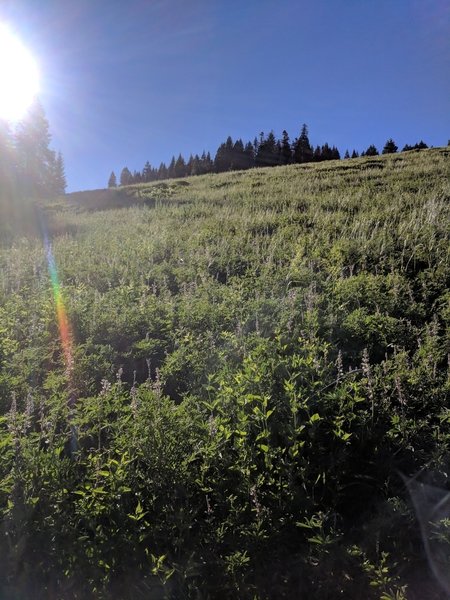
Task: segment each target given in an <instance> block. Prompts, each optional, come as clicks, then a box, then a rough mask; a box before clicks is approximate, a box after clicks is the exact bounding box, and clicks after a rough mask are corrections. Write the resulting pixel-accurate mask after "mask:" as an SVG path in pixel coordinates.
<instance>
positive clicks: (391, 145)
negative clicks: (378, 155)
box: [382, 138, 398, 154]
mask: <svg viewBox="0 0 450 600" xmlns="http://www.w3.org/2000/svg"><path fill="white" fill-rule="evenodd" d="M397 150H398V147H397V145H396V144H395V142H394V140H393V139H392V138H389V139H388V141H387V142H386V143H385V145H384V148H383V150H382V154H395V153H396V152H397Z"/></svg>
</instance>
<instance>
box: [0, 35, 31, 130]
mask: <svg viewBox="0 0 450 600" xmlns="http://www.w3.org/2000/svg"><path fill="white" fill-rule="evenodd" d="M38 89H39V73H38V67H37V64H36V61H35V60H34V58H33V56H32V55H31V53H30V52H29V51H28V50H27V48H26V47H25V46H24V45H23V43H22V42H21V41H20V39H19V38H18V37H17V36H16V35H14V34H13V33H12V32H11V31H10V30H9V29H8V28H7V27H6V26H5V25H2V24H0V118H1V119H5V120H7V121H13V122H15V121H18V120H20V119H21V118H22V117H24V116H25V113H26V111H27V109H28V107H29V106H30V104H31V103H32V101H33V99H34V97H35V96H36V94H37V92H38Z"/></svg>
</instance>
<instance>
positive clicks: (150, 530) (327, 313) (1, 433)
mask: <svg viewBox="0 0 450 600" xmlns="http://www.w3.org/2000/svg"><path fill="white" fill-rule="evenodd" d="M43 129H45V127H44V128H43ZM44 145H45V144H44ZM244 148H245V146H244ZM408 150H409V151H405V152H401V153H397V152H395V151H394V152H388V153H385V154H381V155H380V156H377V155H375V156H373V155H370V153H369V155H367V154H366V155H364V156H361V157H355V158H348V159H347V160H329V161H325V162H324V161H319V162H304V163H301V164H284V165H278V166H277V168H268V167H266V168H252V169H248V170H238V169H235V170H231V171H229V170H228V169H226V170H227V172H221V173H213V174H212V173H209V174H198V175H197V176H196V177H179V178H176V179H166V180H164V181H159V180H157V181H151V182H143V183H139V184H135V185H127V186H126V185H123V186H120V187H111V188H110V189H105V190H97V191H93V192H79V193H74V194H66V195H62V196H58V195H57V194H56V193H50V192H49V191H48V190H47V191H46V190H44V189H40V190H39V193H38V192H37V191H36V193H30V189H27V188H21V189H20V190H18V191H16V193H15V195H14V196H11V194H10V195H9V196H8V194H6V193H3V194H2V196H1V198H0V209H1V220H0V449H1V451H0V527H1V535H0V558H1V563H2V569H3V576H2V578H1V579H0V598H8V599H10V600H25V599H28V598H31V597H33V598H35V599H36V600H41V599H42V600H44V599H47V598H58V599H64V600H66V599H67V600H78V599H83V600H85V599H89V598H92V599H105V600H106V599H108V600H110V599H112V600H126V599H131V598H132V599H133V600H138V599H140V598H142V599H153V598H155V599H162V598H170V599H182V598H193V599H194V598H195V599H203V598H204V599H217V598H223V599H228V598H229V599H231V598H240V599H243V600H246V599H248V600H255V599H257V600H268V599H274V598H277V599H278V598H299V599H300V600H301V599H331V598H337V597H343V598H354V599H360V598H365V599H366V598H367V599H369V600H370V599H374V600H375V599H377V600H423V599H424V598H426V599H427V600H443V599H444V598H446V597H448V593H449V591H450V579H449V572H448V563H449V559H450V518H449V517H450V512H449V502H450V500H449V498H450V496H449V487H448V486H449V483H448V472H449V467H450V463H449V459H450V455H449V443H450V409H449V406H448V397H449V391H450V362H449V356H450V334H449V324H450V289H449V288H450V244H449V241H450V240H449V231H450V228H449V224H450V203H449V199H450V188H449V179H448V173H449V169H448V166H449V155H450V149H449V148H448V147H443V148H433V149H422V150H421V149H420V148H417V149H408ZM419 150H420V151H419ZM216 158H217V157H216ZM46 164H53V161H52V159H50V163H46ZM47 172H49V171H47ZM61 173H62V171H61V167H60V168H59V174H60V175H61ZM53 181H54V180H53ZM36 186H37V183H36V180H34V182H33V186H32V189H33V190H36ZM61 188H62V189H61ZM63 188H64V186H61V185H60V186H59V192H61V191H63ZM53 191H54V190H53Z"/></svg>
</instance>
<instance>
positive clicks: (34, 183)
mask: <svg viewBox="0 0 450 600" xmlns="http://www.w3.org/2000/svg"><path fill="white" fill-rule="evenodd" d="M50 140H51V136H50V131H49V124H48V121H47V118H46V116H45V112H44V109H43V107H42V105H41V103H40V102H39V101H38V100H36V101H35V102H34V103H33V105H32V106H31V108H30V109H29V111H28V114H27V116H26V117H25V119H24V120H23V121H21V122H20V123H19V124H18V126H17V129H16V135H15V142H16V144H15V146H16V169H17V177H18V184H19V186H20V188H21V190H22V191H23V192H24V193H25V194H27V195H30V196H37V197H44V196H46V195H47V194H49V193H52V188H53V181H52V179H53V162H54V160H55V155H54V152H52V150H50V148H49V144H50Z"/></svg>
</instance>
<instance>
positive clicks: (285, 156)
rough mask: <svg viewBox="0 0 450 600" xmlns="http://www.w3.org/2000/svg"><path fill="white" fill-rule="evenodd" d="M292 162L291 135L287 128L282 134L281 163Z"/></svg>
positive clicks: (287, 163) (288, 163)
mask: <svg viewBox="0 0 450 600" xmlns="http://www.w3.org/2000/svg"><path fill="white" fill-rule="evenodd" d="M291 162H292V148H291V142H290V141H289V135H288V132H287V131H286V129H284V130H283V133H282V134H281V148H280V163H281V164H282V165H290V164H291Z"/></svg>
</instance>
